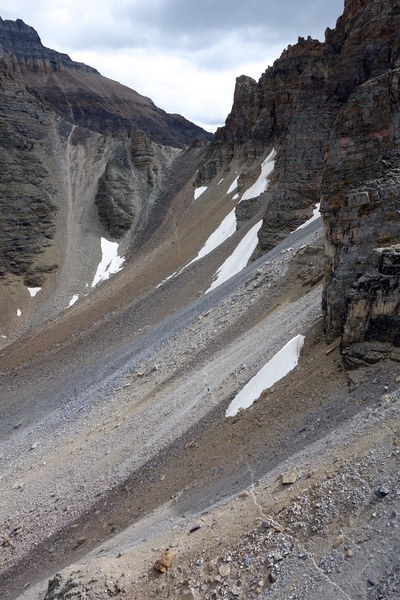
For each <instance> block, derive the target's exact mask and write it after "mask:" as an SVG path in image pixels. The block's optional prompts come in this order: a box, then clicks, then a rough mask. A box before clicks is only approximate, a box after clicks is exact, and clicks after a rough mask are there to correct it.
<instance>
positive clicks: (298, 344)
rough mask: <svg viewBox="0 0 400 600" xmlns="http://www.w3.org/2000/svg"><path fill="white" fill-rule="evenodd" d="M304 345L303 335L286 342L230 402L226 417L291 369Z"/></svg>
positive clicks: (244, 407)
mask: <svg viewBox="0 0 400 600" xmlns="http://www.w3.org/2000/svg"><path fill="white" fill-rule="evenodd" d="M303 345H304V335H297V336H296V337H294V338H293V339H292V340H290V342H288V343H287V344H286V345H285V346H284V347H283V348H282V349H281V350H279V352H278V353H277V354H275V356H274V357H273V358H271V360H270V361H269V362H267V364H266V365H264V366H263V368H262V369H260V371H258V373H257V375H255V376H254V377H253V379H251V380H250V381H249V382H248V383H247V384H246V385H245V386H244V388H243V389H242V390H241V391H240V392H239V393H238V395H237V396H236V398H234V400H232V402H231V403H230V405H229V407H228V410H227V411H226V413H225V416H226V417H234V416H235V415H237V413H238V412H239V410H241V409H243V410H244V409H246V408H248V407H249V406H251V405H252V404H253V402H254V401H255V400H257V398H259V397H260V394H261V393H262V392H264V391H265V390H267V389H268V388H270V387H271V386H273V385H274V384H275V383H276V382H277V381H279V380H280V379H282V377H285V375H287V374H288V373H289V372H290V371H292V370H293V369H294V368H295V366H296V365H297V363H298V362H299V356H300V352H301V349H302V348H303Z"/></svg>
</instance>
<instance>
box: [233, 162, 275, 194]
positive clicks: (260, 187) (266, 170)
mask: <svg viewBox="0 0 400 600" xmlns="http://www.w3.org/2000/svg"><path fill="white" fill-rule="evenodd" d="M275 156H276V152H275V150H272V152H270V154H269V155H268V156H267V158H266V159H265V160H264V162H263V163H262V164H261V174H260V176H259V178H258V179H257V181H256V182H255V183H253V185H252V186H251V187H250V188H249V189H248V190H246V191H245V193H244V194H243V196H242V200H250V199H251V198H257V197H258V196H259V195H260V194H262V193H263V192H265V190H266V189H267V188H268V184H269V179H268V177H269V176H270V175H271V173H272V171H273V170H274V166H275ZM242 200H241V202H242Z"/></svg>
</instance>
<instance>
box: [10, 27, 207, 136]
mask: <svg viewBox="0 0 400 600" xmlns="http://www.w3.org/2000/svg"><path fill="white" fill-rule="evenodd" d="M0 56H1V57H2V58H3V59H4V60H5V61H6V62H7V64H8V65H9V67H10V70H11V71H12V72H14V73H16V74H18V76H19V77H20V78H22V79H23V80H24V81H25V83H27V84H28V85H29V86H31V87H32V88H34V89H35V90H36V91H37V92H38V93H39V94H40V95H41V96H42V97H43V98H44V99H45V100H46V101H47V102H49V103H50V104H51V105H52V106H53V108H54V109H55V110H57V111H58V113H59V114H61V115H62V116H63V117H65V118H67V119H68V120H70V121H71V122H72V123H74V124H76V125H80V126H82V127H88V128H90V129H92V130H93V131H96V132H100V133H113V134H117V133H131V132H132V131H136V130H138V129H141V130H145V131H146V132H147V134H148V135H149V136H150V138H151V139H152V140H154V141H156V142H159V143H162V144H165V145H171V146H176V147H182V146H184V145H185V144H187V143H190V142H191V141H192V140H193V139H194V138H196V137H198V138H202V139H207V140H209V139H211V138H212V135H211V134H209V133H208V132H206V131H204V130H203V129H202V128H201V127H198V126H197V125H195V124H194V123H191V122H190V121H187V120H186V119H184V117H182V116H181V115H173V114H168V113H166V112H165V111H163V110H161V109H160V108H158V107H157V106H156V105H155V104H154V103H153V102H152V100H150V98H146V97H145V96H141V95H140V94H138V93H137V92H135V91H134V90H131V89H129V88H127V87H125V86H123V85H121V84H119V83H117V82H115V81H111V80H110V79H107V78H106V77H103V76H102V75H100V73H98V71H96V69H93V68H91V67H88V66H87V65H84V64H82V63H77V62H75V61H72V60H71V59H70V57H69V56H67V55H66V54H61V53H59V52H56V51H55V50H51V49H49V48H45V47H44V46H43V45H42V43H41V41H40V38H39V36H38V34H37V33H36V31H35V30H34V29H33V28H32V27H29V26H28V25H26V24H25V23H24V22H23V21H21V20H20V19H18V20H17V21H8V20H2V19H0Z"/></svg>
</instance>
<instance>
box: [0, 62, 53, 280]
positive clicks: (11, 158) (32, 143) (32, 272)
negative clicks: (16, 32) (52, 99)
mask: <svg viewBox="0 0 400 600" xmlns="http://www.w3.org/2000/svg"><path fill="white" fill-rule="evenodd" d="M0 123H1V124H0V162H1V171H2V175H1V181H0V248H1V252H0V278H4V277H6V275H7V274H13V275H18V276H22V277H24V278H25V283H26V284H27V285H40V283H39V279H41V277H42V276H44V275H43V274H44V273H46V272H49V271H52V270H54V269H55V268H56V264H55V263H54V261H52V260H51V261H50V262H49V263H46V261H44V262H43V261H42V263H41V265H40V267H38V269H39V270H37V269H34V268H33V263H34V261H35V259H36V258H37V256H38V255H39V254H43V253H44V254H45V250H46V248H48V247H49V245H51V242H52V239H53V238H54V235H55V228H56V223H55V215H56V211H57V208H56V205H55V202H54V196H55V194H56V190H55V188H54V185H53V183H52V181H51V177H50V172H49V169H48V166H47V164H46V160H45V157H43V155H42V154H41V153H40V152H38V148H39V147H40V146H41V144H42V142H43V139H44V138H46V136H47V135H48V133H49V129H50V117H49V111H48V109H47V107H46V105H45V104H44V102H43V101H42V100H41V99H40V98H38V96H37V95H36V94H35V93H34V92H33V91H32V90H29V89H27V87H26V86H25V85H24V84H23V83H21V82H19V81H18V80H17V79H15V78H14V77H13V75H12V74H11V73H10V70H9V69H8V67H7V65H6V64H5V63H4V61H0Z"/></svg>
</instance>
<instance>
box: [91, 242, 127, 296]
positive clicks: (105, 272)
mask: <svg viewBox="0 0 400 600" xmlns="http://www.w3.org/2000/svg"><path fill="white" fill-rule="evenodd" d="M101 251H102V254H103V256H102V259H101V262H100V264H99V266H98V267H97V271H96V274H95V276H94V279H93V283H92V287H94V286H95V285H97V284H98V283H99V281H105V280H106V279H108V278H109V277H111V275H114V274H115V273H118V271H120V270H121V269H122V265H123V264H124V262H125V258H124V257H123V256H118V243H117V242H109V241H108V240H106V239H105V238H101Z"/></svg>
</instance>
